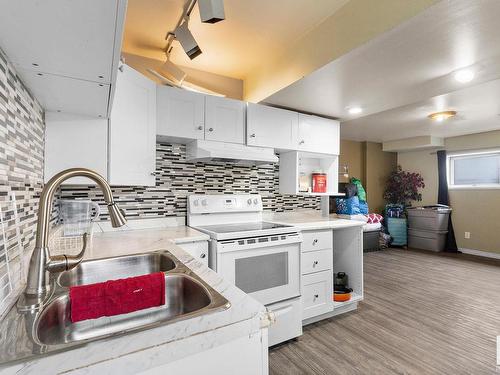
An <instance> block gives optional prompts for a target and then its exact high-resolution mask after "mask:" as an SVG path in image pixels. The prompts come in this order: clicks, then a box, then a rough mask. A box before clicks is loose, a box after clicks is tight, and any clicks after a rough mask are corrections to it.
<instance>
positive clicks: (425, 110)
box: [265, 0, 500, 142]
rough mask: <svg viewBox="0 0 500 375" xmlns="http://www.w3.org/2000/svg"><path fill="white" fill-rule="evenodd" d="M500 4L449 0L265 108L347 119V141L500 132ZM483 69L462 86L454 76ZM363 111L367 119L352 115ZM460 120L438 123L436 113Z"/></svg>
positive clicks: (304, 81) (299, 84) (285, 92)
mask: <svg viewBox="0 0 500 375" xmlns="http://www.w3.org/2000/svg"><path fill="white" fill-rule="evenodd" d="M499 14H500V1H498V0H481V1H479V0H478V1H470V0H443V1H441V2H439V3H438V4H436V5H434V6H432V7H430V8H428V9H427V10H425V11H424V12H422V13H420V14H419V15H417V16H415V17H414V18H412V19H410V20H409V21H407V22H405V23H403V24H401V25H399V26H398V27H396V28H394V29H393V30H391V31H389V32H387V33H385V34H384V35H382V36H380V37H378V38H375V39H373V40H372V41H370V42H369V43H367V44H365V45H364V46H362V47H359V48H357V49H356V50H354V51H352V52H351V53H349V54H347V55H344V56H342V57H341V58H339V59H337V60H335V61H333V62H331V63H329V64H327V65H326V66H324V67H323V68H321V69H319V70H317V71H316V72H314V73H312V74H310V75H309V76H307V77H305V78H303V79H301V80H299V81H297V82H296V83H294V84H292V85H290V86H288V87H287V88H285V89H283V90H281V91H279V92H277V93H275V94H273V95H271V96H270V97H268V98H267V99H266V100H265V102H266V103H270V104H273V105H278V106H283V107H288V108H295V109H298V110H302V111H305V112H311V113H316V114H320V115H325V116H331V117H336V118H340V119H341V120H342V126H341V133H342V137H343V138H346V139H354V140H368V141H377V142H381V141H388V140H394V139H400V138H407V137H413V136H419V135H433V136H444V137H447V136H454V135H461V134H468V133H476V132H482V131H487V130H492V129H500V117H499V116H498V114H499V113H500V108H499V103H500V100H499V99H500V83H499V82H498V81H494V82H490V83H485V82H489V81H492V80H495V79H498V78H500V26H499V23H498V15H499ZM463 67H472V68H474V70H475V71H476V77H475V79H474V80H473V81H472V82H470V83H468V84H460V83H458V82H456V81H455V80H454V79H453V72H454V71H456V70H457V69H460V68H463ZM354 105H359V106H362V107H363V109H364V111H363V113H362V114H361V115H356V116H353V115H349V114H348V112H347V109H346V108H348V107H350V106H354ZM446 109H455V110H457V111H458V112H459V116H458V118H457V119H455V120H453V121H449V122H445V123H433V122H431V121H430V120H429V119H427V115H428V114H429V113H431V112H435V111H439V110H446Z"/></svg>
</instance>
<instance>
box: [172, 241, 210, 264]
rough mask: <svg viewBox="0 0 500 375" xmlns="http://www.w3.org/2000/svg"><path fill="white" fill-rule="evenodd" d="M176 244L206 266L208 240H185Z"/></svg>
mask: <svg viewBox="0 0 500 375" xmlns="http://www.w3.org/2000/svg"><path fill="white" fill-rule="evenodd" d="M177 246H179V247H180V248H182V249H183V250H185V251H186V252H188V253H189V255H191V256H192V257H193V258H194V259H196V260H198V261H200V262H202V263H203V264H204V265H205V266H207V267H208V242H207V241H198V242H186V243H180V244H178V245H177Z"/></svg>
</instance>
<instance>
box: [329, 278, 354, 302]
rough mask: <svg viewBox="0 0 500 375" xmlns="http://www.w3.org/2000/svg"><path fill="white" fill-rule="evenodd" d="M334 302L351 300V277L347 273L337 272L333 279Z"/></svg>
mask: <svg viewBox="0 0 500 375" xmlns="http://www.w3.org/2000/svg"><path fill="white" fill-rule="evenodd" d="M333 284H334V285H333V300H334V301H335V302H346V301H349V300H350V299H351V293H352V289H351V288H349V287H348V285H349V277H348V276H347V274H346V273H345V272H337V273H336V274H335V275H334V279H333Z"/></svg>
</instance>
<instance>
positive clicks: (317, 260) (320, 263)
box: [301, 249, 333, 275]
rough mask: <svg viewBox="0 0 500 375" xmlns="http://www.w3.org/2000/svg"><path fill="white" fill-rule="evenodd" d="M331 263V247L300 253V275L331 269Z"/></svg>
mask: <svg viewBox="0 0 500 375" xmlns="http://www.w3.org/2000/svg"><path fill="white" fill-rule="evenodd" d="M332 265H333V252H332V249H326V250H318V251H309V252H307V253H303V254H302V255H301V270H302V275H306V274H308V273H313V272H319V271H326V270H331V269H332Z"/></svg>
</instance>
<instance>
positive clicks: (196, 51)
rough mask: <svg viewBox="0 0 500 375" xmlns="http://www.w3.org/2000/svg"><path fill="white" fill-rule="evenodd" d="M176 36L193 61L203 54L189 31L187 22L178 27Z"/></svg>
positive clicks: (175, 32)
mask: <svg viewBox="0 0 500 375" xmlns="http://www.w3.org/2000/svg"><path fill="white" fill-rule="evenodd" d="M174 35H175V39H177V40H178V41H179V43H180V44H181V46H182V48H183V49H184V52H186V55H188V57H189V58H190V59H191V60H192V59H194V58H195V57H196V56H198V55H200V54H201V49H200V47H199V46H198V43H196V40H195V39H194V37H193V34H191V31H189V28H188V22H187V20H185V21H184V22H183V23H182V24H180V25H179V26H177V28H176V29H175V31H174Z"/></svg>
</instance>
